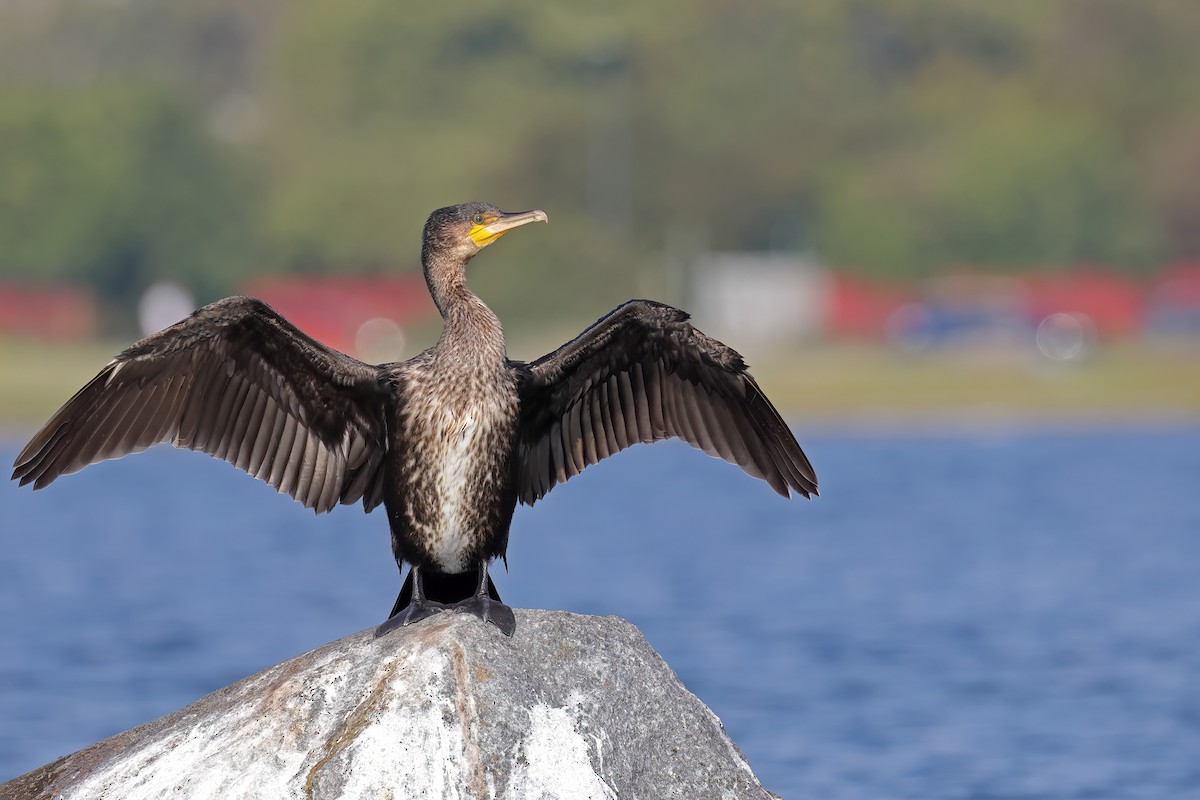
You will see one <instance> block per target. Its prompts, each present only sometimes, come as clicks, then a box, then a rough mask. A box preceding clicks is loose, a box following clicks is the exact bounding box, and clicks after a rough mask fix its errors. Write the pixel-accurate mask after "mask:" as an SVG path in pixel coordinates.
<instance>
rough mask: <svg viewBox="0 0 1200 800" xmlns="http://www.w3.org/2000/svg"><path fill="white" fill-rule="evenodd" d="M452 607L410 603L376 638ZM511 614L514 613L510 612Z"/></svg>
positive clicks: (433, 603)
mask: <svg viewBox="0 0 1200 800" xmlns="http://www.w3.org/2000/svg"><path fill="white" fill-rule="evenodd" d="M447 608H450V606H448V605H446V604H445V603H435V602H433V601H432V600H425V601H423V602H420V603H409V604H408V605H407V606H405V607H404V608H402V609H400V610H399V611H397V612H396V613H395V614H393V615H392V616H391V617H390V618H389V619H388V621H387V622H385V623H383V624H382V625H380V626H379V627H378V628H376V629H375V638H376V639H378V638H379V637H380V636H383V635H384V634H385V633H389V632H391V631H394V630H395V629H396V628H399V627H401V626H403V625H412V624H413V623H414V622H420V621H421V620H423V619H425V618H426V617H432V616H433V615H434V614H437V613H438V612H440V611H445V610H446V609H447ZM509 613H510V614H511V613H512V612H509Z"/></svg>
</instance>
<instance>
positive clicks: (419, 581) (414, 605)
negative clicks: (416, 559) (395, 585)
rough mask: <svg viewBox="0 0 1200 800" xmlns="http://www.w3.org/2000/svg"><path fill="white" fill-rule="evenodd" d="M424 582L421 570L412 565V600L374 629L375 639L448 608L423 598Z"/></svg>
mask: <svg viewBox="0 0 1200 800" xmlns="http://www.w3.org/2000/svg"><path fill="white" fill-rule="evenodd" d="M424 580H425V579H424V577H423V576H422V575H421V568H420V567H418V566H416V565H413V568H412V599H411V600H410V601H409V603H408V605H407V606H405V607H404V608H402V609H400V610H399V611H397V612H396V613H394V614H392V616H391V617H390V618H389V619H388V621H387V622H385V623H383V624H382V625H380V626H379V627H378V628H376V629H375V636H376V637H379V636H383V635H384V634H385V633H387V632H389V631H392V630H395V629H396V628H399V627H400V626H402V625H411V624H413V623H414V622H420V621H421V620H423V619H425V618H426V617H432V616H433V615H434V614H436V613H438V612H439V611H444V610H445V609H446V608H448V607H449V606H447V605H445V604H444V603H437V602H434V601H433V600H430V599H428V598H427V597H425V583H424Z"/></svg>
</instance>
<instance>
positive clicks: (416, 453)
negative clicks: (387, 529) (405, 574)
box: [389, 369, 517, 573]
mask: <svg viewBox="0 0 1200 800" xmlns="http://www.w3.org/2000/svg"><path fill="white" fill-rule="evenodd" d="M406 377H407V379H408V380H407V382H408V388H409V391H408V392H406V394H407V400H408V402H406V403H405V404H404V407H403V408H401V409H399V413H400V419H399V420H398V422H399V424H400V426H401V428H402V431H401V433H402V436H401V438H402V440H403V441H404V442H405V445H406V447H405V451H404V453H403V455H402V457H401V459H400V461H401V470H400V473H401V474H400V476H398V477H399V478H400V480H402V481H403V483H404V486H403V491H402V492H400V493H399V494H400V495H401V496H402V497H403V498H404V502H403V508H399V509H389V515H390V516H391V517H392V522H393V525H392V528H393V533H395V534H396V535H399V536H400V537H401V541H400V542H399V544H400V545H401V547H402V549H403V550H404V557H405V559H406V560H408V561H410V562H414V563H423V564H427V565H430V564H431V565H434V566H436V567H437V569H439V570H441V571H443V572H451V573H454V572H464V571H466V570H468V569H469V568H471V567H472V566H473V564H474V562H475V561H476V560H478V559H480V558H488V557H491V556H493V555H495V554H496V553H495V552H494V549H495V547H496V544H495V542H496V540H497V538H498V537H503V536H504V535H505V534H506V533H507V531H506V530H503V528H505V527H506V526H507V521H508V518H509V515H510V514H511V509H507V511H506V509H505V503H506V501H505V498H506V496H507V495H508V494H511V490H510V485H509V484H510V481H511V473H512V471H511V469H510V459H511V458H512V447H513V441H514V436H515V431H516V424H517V389H516V381H515V378H514V377H513V376H512V375H511V374H510V373H509V372H508V371H507V370H488V371H482V370H478V369H477V370H466V369H462V370H456V371H454V372H451V373H447V372H445V371H438V372H437V374H436V376H435V374H434V373H433V372H426V371H416V372H414V373H412V374H410V375H408V376H406Z"/></svg>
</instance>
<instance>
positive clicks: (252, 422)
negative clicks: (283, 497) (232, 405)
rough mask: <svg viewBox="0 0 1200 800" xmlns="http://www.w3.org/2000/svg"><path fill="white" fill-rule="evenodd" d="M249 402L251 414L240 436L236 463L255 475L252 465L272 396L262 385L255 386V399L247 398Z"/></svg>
mask: <svg viewBox="0 0 1200 800" xmlns="http://www.w3.org/2000/svg"><path fill="white" fill-rule="evenodd" d="M247 403H250V407H249V414H248V418H247V420H246V426H245V428H244V429H243V430H242V435H241V436H239V437H238V440H239V445H238V449H237V461H236V462H234V463H236V464H237V465H238V467H240V468H241V469H244V470H246V472H249V473H250V474H251V475H253V474H254V473H253V471H252V470H251V468H250V465H251V461H252V459H253V457H254V451H255V449H256V448H257V445H258V440H259V439H260V438H262V435H263V422H264V419H265V416H266V413H267V405H268V404H269V403H270V397H269V396H268V395H267V393H266V392H264V391H263V390H262V388H261V387H258V386H255V387H254V394H253V401H252V402H251V400H250V399H247Z"/></svg>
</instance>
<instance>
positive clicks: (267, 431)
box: [246, 393, 279, 478]
mask: <svg viewBox="0 0 1200 800" xmlns="http://www.w3.org/2000/svg"><path fill="white" fill-rule="evenodd" d="M263 397H264V400H263V413H262V419H261V420H260V421H259V423H258V434H257V435H256V436H255V437H254V447H253V448H251V450H250V458H249V460H248V463H247V464H246V471H247V472H249V473H250V474H251V475H253V476H254V477H256V478H261V477H262V468H263V464H264V463H266V461H267V451H268V449H269V448H270V446H271V439H272V437H273V435H274V432H275V430H276V427H275V426H276V422H277V421H278V419H279V406H278V405H276V404H275V401H274V400H272V399H271V396H270V395H267V394H265V393H264V395H263Z"/></svg>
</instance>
